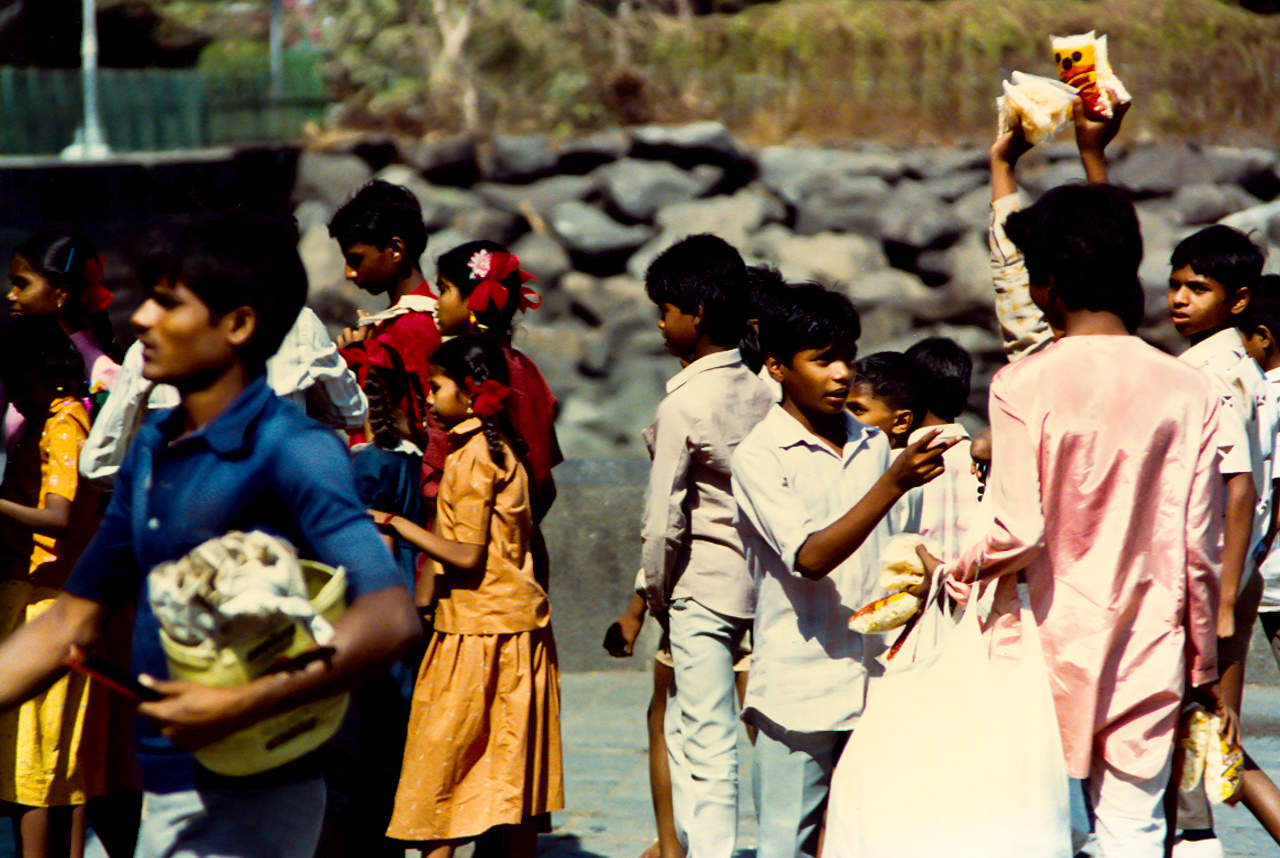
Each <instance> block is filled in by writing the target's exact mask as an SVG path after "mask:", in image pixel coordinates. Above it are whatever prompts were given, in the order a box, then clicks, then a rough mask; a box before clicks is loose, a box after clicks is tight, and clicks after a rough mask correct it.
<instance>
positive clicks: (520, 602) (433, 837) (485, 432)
mask: <svg viewBox="0 0 1280 858" xmlns="http://www.w3.org/2000/svg"><path fill="white" fill-rule="evenodd" d="M429 383H430V397H429V401H430V405H431V409H432V411H433V412H434V414H435V416H436V418H437V420H438V421H439V422H440V425H441V426H444V427H447V428H448V433H449V453H448V456H447V458H446V459H445V466H444V476H443V478H442V481H441V484H440V493H439V495H438V498H437V513H436V520H435V525H434V528H433V531H432V532H428V531H426V530H424V529H422V528H421V527H418V526H417V525H415V524H413V523H412V522H410V521H407V520H406V519H404V518H402V517H400V516H396V515H389V514H387V513H384V512H374V513H373V516H374V519H375V521H377V522H378V523H379V524H380V525H382V526H383V527H384V528H386V529H387V530H389V531H390V532H393V533H394V534H395V535H396V536H397V537H399V538H402V539H405V540H406V541H408V542H410V543H412V544H413V545H414V546H416V547H417V548H418V549H419V550H420V551H422V552H424V553H425V554H426V555H427V556H428V558H430V560H431V562H430V563H429V564H428V567H427V569H426V570H424V572H423V574H422V577H421V578H420V579H419V581H418V592H417V602H418V604H419V605H420V606H422V607H427V606H429V605H431V604H433V602H434V604H435V606H436V608H435V631H434V634H433V635H432V637H431V640H430V642H429V643H428V647H427V654H426V657H425V659H424V660H423V664H422V668H421V669H420V670H419V672H418V679H417V683H416V685H415V687H414V693H413V704H412V712H411V715H410V720H409V738H408V742H407V743H406V745H405V753H404V765H403V767H402V770H401V774H400V786H399V789H398V790H397V792H396V802H395V812H394V814H393V816H392V819H391V826H390V828H389V829H388V831H387V833H388V835H389V836H391V837H394V838H396V839H399V840H407V841H413V842H415V843H416V844H417V845H418V846H419V847H420V848H421V849H422V854H423V856H424V858H450V856H452V854H453V850H454V848H455V847H456V846H457V845H458V844H459V843H461V842H464V841H469V840H476V841H477V854H483V855H491V854H492V855H497V854H501V855H509V856H515V858H533V855H534V854H535V852H536V848H537V836H538V825H537V817H538V816H539V815H540V814H545V813H548V812H550V811H553V810H559V809H561V808H562V807H564V785H563V775H562V770H561V756H560V674H559V668H558V666H557V663H556V651H555V642H554V641H553V639H552V636H551V626H550V608H549V606H548V604H547V593H546V590H544V589H543V588H542V586H541V585H540V584H539V583H538V581H537V579H536V577H535V575H534V570H533V557H532V555H531V554H530V552H529V537H530V533H531V531H532V528H533V515H532V512H531V510H530V505H529V481H528V477H527V476H526V474H525V469H524V466H523V465H522V464H521V462H520V459H519V457H518V456H517V454H516V451H515V450H514V449H512V444H513V441H514V442H515V443H517V444H518V443H519V442H518V440H515V436H514V434H513V433H512V432H511V427H510V422H509V421H508V420H507V419H506V411H505V402H506V400H507V397H508V396H515V395H517V394H516V393H514V392H512V391H510V390H509V389H508V387H507V383H508V378H507V363H506V359H505V357H504V355H503V352H502V348H501V346H500V345H499V344H498V343H497V342H495V341H494V340H492V339H489V338H488V337H484V336H476V335H465V336H460V337H455V338H454V339H452V340H450V341H449V342H447V343H445V344H444V345H442V346H440V348H439V349H437V350H436V352H435V354H434V355H432V358H431V373H430V376H429Z"/></svg>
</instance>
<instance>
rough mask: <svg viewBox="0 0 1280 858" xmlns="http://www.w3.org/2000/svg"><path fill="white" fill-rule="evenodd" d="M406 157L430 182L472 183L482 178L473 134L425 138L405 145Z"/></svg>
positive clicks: (440, 183) (459, 184)
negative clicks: (416, 142) (415, 143)
mask: <svg viewBox="0 0 1280 858" xmlns="http://www.w3.org/2000/svg"><path fill="white" fill-rule="evenodd" d="M404 148H405V159H406V160H407V161H408V162H409V163H410V164H411V165H412V166H413V167H414V168H415V169H417V170H418V171H419V172H420V173H422V175H423V176H425V177H426V178H427V179H428V180H429V181H431V182H434V183H435V184H439V185H457V186H469V185H471V184H474V183H475V182H476V180H477V179H479V177H480V166H479V163H478V161H477V152H478V148H477V146H476V141H475V138H474V137H471V136H470V135H467V134H456V135H452V136H449V137H438V138H432V137H424V138H423V139H422V140H420V141H419V142H418V144H417V145H416V146H408V145H406V146H405V147H404Z"/></svg>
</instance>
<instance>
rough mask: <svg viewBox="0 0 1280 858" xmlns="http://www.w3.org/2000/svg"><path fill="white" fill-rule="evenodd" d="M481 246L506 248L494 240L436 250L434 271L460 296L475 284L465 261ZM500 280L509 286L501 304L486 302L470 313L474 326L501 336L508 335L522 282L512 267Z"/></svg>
mask: <svg viewBox="0 0 1280 858" xmlns="http://www.w3.org/2000/svg"><path fill="white" fill-rule="evenodd" d="M482 250H487V251H489V252H490V253H509V252H510V251H508V250H507V249H506V248H505V247H503V246H502V245H501V244H498V243H497V242H496V241H487V240H485V241H468V242H467V243H466V244H460V245H458V246H457V247H455V248H454V249H453V250H449V251H446V252H444V253H442V254H440V258H439V259H437V260H436V273H437V275H438V276H439V277H441V278H443V279H445V280H448V281H449V282H450V283H452V284H453V285H454V286H455V287H457V289H458V292H459V293H460V294H461V295H462V297H463V298H469V297H470V296H471V293H472V292H474V291H475V289H476V286H477V285H478V284H479V281H478V280H477V279H476V278H475V277H474V276H472V273H471V268H470V266H469V264H468V263H470V262H471V258H472V257H473V256H475V255H476V254H477V253H479V252H480V251H482ZM500 282H501V283H502V285H503V286H506V287H507V289H509V290H510V293H509V294H508V295H507V302H506V303H505V304H503V305H502V307H501V308H499V307H495V306H494V305H493V304H492V303H490V304H489V306H488V307H486V308H485V309H483V310H477V311H474V312H473V313H472V320H473V322H472V323H473V324H474V325H475V327H477V328H480V329H481V330H484V331H488V332H489V333H491V334H493V335H494V336H495V337H504V338H505V337H510V336H511V327H512V323H513V322H514V320H515V317H516V310H517V309H519V307H520V287H521V285H522V281H521V280H520V272H519V271H513V272H511V273H510V274H508V275H507V276H506V277H505V278H504V279H503V280H502V281H500Z"/></svg>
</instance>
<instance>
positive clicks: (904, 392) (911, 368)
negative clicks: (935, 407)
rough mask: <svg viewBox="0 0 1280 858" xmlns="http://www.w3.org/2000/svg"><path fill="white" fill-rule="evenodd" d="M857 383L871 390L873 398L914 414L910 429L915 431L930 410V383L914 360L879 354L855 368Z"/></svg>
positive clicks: (895, 353)
mask: <svg viewBox="0 0 1280 858" xmlns="http://www.w3.org/2000/svg"><path fill="white" fill-rule="evenodd" d="M853 380H854V383H855V384H865V385H867V387H869V388H871V395H872V396H874V397H876V398H877V399H882V400H884V401H885V402H886V403H888V405H889V407H891V408H902V409H906V410H907V411H910V412H911V428H912V429H915V428H916V426H917V425H919V423H920V421H921V420H923V419H924V415H925V413H926V412H927V411H928V410H929V407H928V406H929V403H928V382H927V380H926V379H925V374H924V370H923V369H921V367H920V364H918V363H916V362H915V360H914V359H912V358H910V357H908V356H907V355H904V354H902V353H901V352H876V353H875V354H873V355H867V356H866V357H864V358H862V359H861V360H859V361H858V362H857V364H855V366H854V378H853Z"/></svg>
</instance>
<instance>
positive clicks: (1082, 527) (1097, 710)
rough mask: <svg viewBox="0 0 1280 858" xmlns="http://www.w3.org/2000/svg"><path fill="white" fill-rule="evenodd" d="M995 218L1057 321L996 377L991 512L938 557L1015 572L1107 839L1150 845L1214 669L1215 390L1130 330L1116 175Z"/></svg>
mask: <svg viewBox="0 0 1280 858" xmlns="http://www.w3.org/2000/svg"><path fill="white" fill-rule="evenodd" d="M1006 229H1007V232H1008V234H1009V236H1010V238H1011V239H1013V241H1014V242H1015V243H1017V244H1018V246H1019V247H1020V248H1021V249H1022V251H1023V252H1024V254H1025V256H1026V260H1027V266H1028V269H1029V273H1030V276H1031V284H1032V286H1031V291H1032V297H1033V299H1034V300H1035V302H1036V304H1037V306H1039V307H1040V308H1041V309H1042V310H1043V311H1044V312H1045V314H1046V316H1047V318H1048V320H1049V322H1050V324H1052V325H1053V326H1054V328H1055V329H1058V330H1062V331H1063V337H1062V338H1061V339H1060V340H1058V341H1057V342H1056V343H1053V344H1052V345H1050V346H1048V347H1047V348H1045V349H1044V350H1043V351H1042V352H1040V353H1038V354H1034V355H1031V356H1029V357H1026V358H1024V359H1022V360H1020V361H1018V362H1016V363H1014V364H1011V365H1009V366H1007V367H1005V368H1004V369H1002V370H1001V371H1000V372H999V373H997V375H996V377H995V380H994V381H993V382H992V386H991V403H990V417H991V431H992V445H993V447H994V449H995V450H996V451H997V454H996V456H995V458H994V462H993V467H992V472H991V477H990V480H989V482H988V488H987V495H988V497H989V503H990V504H991V513H992V515H993V518H994V523H993V524H992V525H991V527H990V529H989V530H988V531H987V533H986V534H985V536H983V537H982V538H981V539H980V540H979V541H978V542H977V543H976V544H975V545H973V546H972V547H970V548H968V549H966V550H965V551H963V552H962V553H961V556H960V558H959V559H958V560H956V561H954V562H952V563H949V564H946V565H944V566H941V567H939V569H938V570H937V574H945V575H946V576H948V581H949V583H950V582H955V583H958V584H967V583H971V582H973V581H975V580H984V579H990V578H995V577H997V576H1006V577H1003V578H1002V579H1001V581H1000V584H999V586H1000V587H1001V588H1002V589H1004V590H1005V593H1004V594H1001V595H1004V596H1009V595H1012V593H1011V592H1010V591H1012V589H1013V586H1014V582H1015V577H1014V573H1018V572H1021V573H1023V575H1024V576H1025V578H1026V582H1027V586H1028V593H1029V600H1030V605H1031V609H1032V611H1033V613H1034V615H1035V618H1036V622H1037V625H1038V626H1039V628H1040V636H1041V640H1042V641H1043V646H1044V655H1045V663H1046V666H1047V668H1048V670H1049V673H1050V679H1051V685H1052V688H1053V693H1054V698H1055V703H1056V705H1057V711H1058V717H1059V722H1060V726H1061V729H1062V739H1063V747H1064V750H1065V753H1066V757H1067V766H1068V770H1069V772H1070V774H1071V775H1072V776H1073V777H1077V778H1084V777H1088V778H1089V780H1090V788H1091V791H1092V793H1093V797H1094V802H1095V804H1094V806H1095V810H1096V815H1097V835H1098V845H1099V852H1100V855H1101V856H1102V858H1110V856H1115V855H1125V856H1131V855H1132V856H1148V855H1149V856H1152V858H1155V857H1156V856H1160V855H1162V854H1163V839H1164V829H1165V822H1164V817H1163V811H1162V807H1161V797H1162V796H1163V793H1164V789H1165V786H1166V785H1167V784H1168V782H1169V771H1170V761H1171V756H1172V750H1173V739H1174V734H1175V729H1176V726H1177V720H1178V714H1179V711H1180V708H1181V703H1182V699H1183V695H1184V690H1185V689H1186V686H1187V683H1188V682H1190V683H1191V684H1192V685H1193V686H1197V687H1199V686H1207V687H1208V688H1207V689H1206V690H1208V691H1210V692H1211V693H1213V689H1214V688H1215V687H1216V680H1217V651H1216V642H1217V641H1216V624H1217V599H1218V587H1219V576H1220V565H1219V561H1218V538H1219V533H1218V531H1219V529H1220V527H1221V521H1222V497H1221V495H1222V480H1221V477H1220V476H1219V474H1218V470H1217V456H1218V446H1217V444H1216V442H1215V439H1214V428H1215V426H1216V424H1217V409H1218V405H1217V397H1216V395H1215V394H1214V392H1213V390H1212V388H1211V384H1210V381H1209V380H1208V379H1207V378H1206V377H1205V376H1204V374H1203V373H1200V372H1198V371H1197V370H1195V369H1194V368H1192V367H1189V366H1187V365H1185V364H1183V363H1181V362H1179V361H1177V360H1176V359H1174V358H1172V357H1169V356H1167V355H1165V354H1163V353H1161V352H1159V351H1157V350H1156V349H1154V348H1152V347H1151V346H1149V345H1147V344H1145V343H1143V342H1142V341H1141V340H1139V339H1137V338H1136V337H1133V336H1130V335H1129V334H1128V331H1127V330H1126V327H1125V325H1124V322H1123V321H1122V315H1123V313H1124V310H1123V308H1124V306H1125V302H1127V301H1131V300H1132V298H1133V296H1132V294H1131V291H1130V290H1132V289H1136V288H1139V287H1138V285H1137V276H1136V275H1137V266H1138V264H1139V262H1140V261H1141V238H1140V235H1139V232H1138V224H1137V218H1136V215H1135V213H1134V210H1133V206H1132V203H1130V202H1129V200H1128V198H1127V197H1125V196H1124V194H1123V193H1122V192H1121V191H1119V190H1117V189H1115V188H1112V187H1109V186H1106V185H1092V186H1065V187H1061V188H1056V189H1054V190H1053V191H1050V192H1049V193H1048V194H1046V195H1045V196H1044V197H1043V198H1042V200H1041V201H1040V202H1038V203H1037V204H1036V205H1034V206H1031V207H1030V208H1028V209H1027V210H1025V211H1023V212H1019V213H1017V214H1014V215H1011V216H1010V218H1009V221H1008V223H1007V226H1006ZM955 590H956V591H957V592H963V591H967V590H968V588H967V587H964V586H962V587H958V588H955ZM1004 601H1005V600H1004V599H1002V598H1000V597H999V596H998V597H997V604H1001V603H1003V602H1004Z"/></svg>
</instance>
